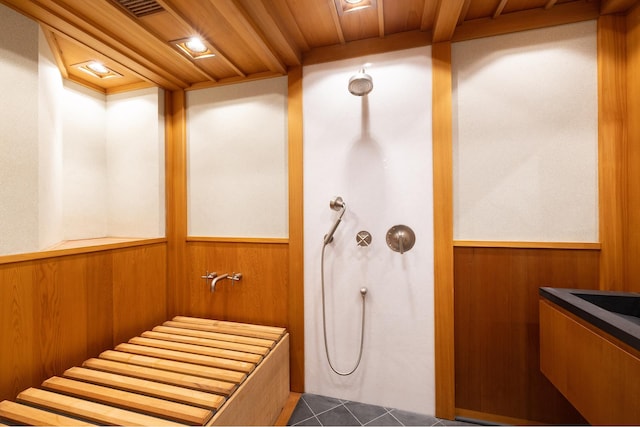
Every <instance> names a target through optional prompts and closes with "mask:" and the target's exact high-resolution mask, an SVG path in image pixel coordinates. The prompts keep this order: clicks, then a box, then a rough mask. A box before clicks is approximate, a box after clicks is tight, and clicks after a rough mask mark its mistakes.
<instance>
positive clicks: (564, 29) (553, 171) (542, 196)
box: [452, 21, 598, 242]
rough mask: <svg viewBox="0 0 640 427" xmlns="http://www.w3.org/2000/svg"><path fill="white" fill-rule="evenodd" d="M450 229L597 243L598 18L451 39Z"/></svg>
mask: <svg viewBox="0 0 640 427" xmlns="http://www.w3.org/2000/svg"><path fill="white" fill-rule="evenodd" d="M452 69H453V85H454V92H453V104H454V117H455V119H454V237H455V239H461V240H505V241H576V242H597V241H598V182H597V181H598V177H597V170H598V167H597V154H598V153H597V138H598V128H597V123H598V116H597V114H598V111H597V108H598V107H597V94H598V89H597V57H596V22H595V21H588V22H582V23H578V24H571V25H564V26H558V27H552V28H546V29H541V30H534V31H526V32H520V33H514V34H509V35H503V36H497V37H489V38H484V39H478V40H471V41H467V42H462V43H455V44H453V47H452Z"/></svg>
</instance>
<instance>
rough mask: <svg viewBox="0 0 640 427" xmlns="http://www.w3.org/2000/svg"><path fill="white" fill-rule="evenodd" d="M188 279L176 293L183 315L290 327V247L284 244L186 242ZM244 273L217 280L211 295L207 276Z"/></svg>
mask: <svg viewBox="0 0 640 427" xmlns="http://www.w3.org/2000/svg"><path fill="white" fill-rule="evenodd" d="M186 263H187V266H186V272H187V277H186V279H185V281H184V283H183V286H182V287H181V288H180V290H179V292H182V293H184V295H182V296H181V297H180V298H179V300H180V301H186V304H184V306H183V307H179V308H178V311H179V312H180V313H183V314H184V315H186V316H195V317H206V318H211V319H218V320H231V321H234V322H244V323H255V324H259V325H271V326H281V327H287V328H288V326H289V325H288V323H289V319H288V286H289V247H288V245H287V244H286V243H244V242H194V241H190V242H188V243H187V254H186ZM207 271H209V272H212V271H213V272H216V273H217V274H218V275H222V274H225V273H226V274H229V275H231V274H232V273H242V279H241V280H240V281H238V282H232V281H231V280H229V279H223V280H220V281H219V282H218V283H217V285H216V288H215V292H213V293H212V292H211V291H210V286H209V284H210V281H209V280H204V279H202V278H201V276H203V275H204V274H205V272H207Z"/></svg>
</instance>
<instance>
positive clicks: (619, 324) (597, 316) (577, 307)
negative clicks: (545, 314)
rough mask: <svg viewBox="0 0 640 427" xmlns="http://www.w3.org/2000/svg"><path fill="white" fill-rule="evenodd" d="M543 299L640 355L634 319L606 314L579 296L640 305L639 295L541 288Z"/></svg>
mask: <svg viewBox="0 0 640 427" xmlns="http://www.w3.org/2000/svg"><path fill="white" fill-rule="evenodd" d="M539 293H540V296H542V297H543V298H545V299H547V300H549V301H551V302H553V303H555V304H557V305H559V306H560V307H562V308H564V309H565V310H567V311H569V312H570V313H573V314H575V315H576V316H578V317H580V318H581V319H583V320H585V321H587V322H589V323H591V324H592V325H593V326H595V327H597V328H598V329H601V330H603V331H604V332H606V333H608V334H610V335H613V336H614V337H616V338H618V339H619V340H620V341H622V342H624V343H626V344H628V345H629V346H631V347H633V348H635V349H636V350H638V351H640V323H639V322H638V321H637V320H636V318H634V317H632V316H626V315H624V314H621V313H624V311H622V310H621V313H616V312H615V311H610V310H605V309H604V308H601V307H599V306H598V305H596V304H595V303H592V302H589V301H587V300H585V299H583V298H580V295H582V296H584V297H585V298H589V299H591V300H597V299H599V298H600V299H606V298H607V297H616V299H620V300H622V299H624V300H627V301H631V302H632V303H636V299H637V303H638V304H640V294H638V293H635V292H613V291H596V290H589V289H564V288H549V287H542V288H540V291H539Z"/></svg>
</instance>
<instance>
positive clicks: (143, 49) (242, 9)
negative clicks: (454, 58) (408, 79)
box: [0, 0, 639, 93]
mask: <svg viewBox="0 0 640 427" xmlns="http://www.w3.org/2000/svg"><path fill="white" fill-rule="evenodd" d="M0 2H2V3H4V4H6V5H7V6H9V7H12V8H14V9H16V10H18V11H20V12H22V13H24V14H25V15H27V16H29V17H31V18H33V19H35V20H37V21H39V22H40V23H41V26H42V28H43V30H44V32H45V35H46V36H47V39H48V41H49V43H50V46H51V47H52V50H53V52H54V56H55V57H56V61H57V62H58V66H59V68H60V70H61V73H62V75H63V76H64V77H65V78H68V79H71V80H74V81H77V82H79V83H81V84H83V85H86V86H89V87H92V88H94V89H96V90H99V91H102V92H105V93H110V92H117V91H123V90H130V89H134V88H138V87H144V86H153V85H156V86H160V87H164V88H166V89H170V90H177V89H190V88H198V87H203V86H211V85H218V84H229V83H234V82H240V81H246V80H251V79H257V78H266V77H272V76H281V75H285V74H286V73H287V69H288V67H292V66H299V65H302V64H308V63H314V62H324V61H330V60H335V59H341V58H345V57H353V56H360V55H364V54H367V53H371V52H381V51H385V50H395V49H402V48H408V47H414V46H421V45H427V44H431V43H436V42H443V41H460V40H466V39H472V38H477V37H484V36H489V35H495V34H501V33H507V32H513V31H520V30H526V29H532V28H541V27H545V26H550V25H557V24H563V23H570V22H577V21H582V20H587V19H595V18H597V17H598V16H599V15H600V14H610V13H623V12H625V11H626V10H628V9H629V8H631V7H634V6H636V5H637V4H638V3H639V0H601V1H597V0H363V3H366V4H370V7H366V8H362V9H360V10H357V11H349V12H344V9H345V8H348V7H350V6H349V4H348V3H347V0H90V1H87V0H0ZM192 36H199V37H201V38H202V39H203V40H204V41H205V43H206V44H207V45H208V47H209V48H210V49H211V50H212V52H213V53H214V54H215V56H212V57H208V58H203V59H196V60H194V59H191V58H189V57H187V56H186V55H185V54H184V53H183V52H181V51H180V50H179V49H178V48H177V47H176V46H175V44H173V43H171V42H172V41H175V40H180V39H186V38H189V37H192ZM92 60H98V61H100V62H101V63H103V64H104V65H106V66H107V67H109V68H110V69H112V70H113V71H115V72H116V73H118V74H120V75H121V77H116V78H98V77H95V76H91V75H89V74H87V73H86V72H83V71H81V70H80V69H78V68H77V67H76V65H77V64H81V63H86V62H88V61H92Z"/></svg>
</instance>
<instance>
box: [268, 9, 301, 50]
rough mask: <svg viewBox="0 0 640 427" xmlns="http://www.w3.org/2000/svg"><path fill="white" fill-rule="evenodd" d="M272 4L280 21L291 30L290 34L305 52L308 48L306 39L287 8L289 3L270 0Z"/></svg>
mask: <svg viewBox="0 0 640 427" xmlns="http://www.w3.org/2000/svg"><path fill="white" fill-rule="evenodd" d="M271 4H272V6H273V7H274V8H275V9H276V13H277V15H278V17H279V18H280V19H281V20H282V23H283V24H284V25H285V27H286V28H288V29H289V30H290V31H291V36H292V37H293V39H294V42H295V44H296V45H297V46H299V47H300V50H301V51H302V52H306V51H308V50H309V49H310V47H309V43H308V42H307V39H306V38H305V37H304V34H302V30H301V29H300V26H299V25H298V22H297V21H296V18H295V16H293V13H292V12H291V9H289V4H288V3H287V2H286V0H271Z"/></svg>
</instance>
